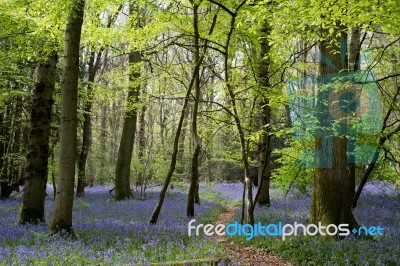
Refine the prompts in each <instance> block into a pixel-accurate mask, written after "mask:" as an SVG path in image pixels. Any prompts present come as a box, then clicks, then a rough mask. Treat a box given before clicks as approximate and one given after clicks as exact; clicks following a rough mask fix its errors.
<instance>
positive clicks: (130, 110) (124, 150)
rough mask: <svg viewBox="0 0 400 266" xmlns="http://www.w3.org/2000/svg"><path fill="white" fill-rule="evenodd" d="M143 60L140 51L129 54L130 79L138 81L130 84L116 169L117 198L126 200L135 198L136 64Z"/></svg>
mask: <svg viewBox="0 0 400 266" xmlns="http://www.w3.org/2000/svg"><path fill="white" fill-rule="evenodd" d="M140 61H141V55H140V53H139V52H132V53H130V55H129V66H130V68H131V69H130V70H129V72H130V73H129V81H130V82H131V83H137V84H135V85H129V91H128V100H127V107H126V108H127V110H126V111H125V118H124V126H123V128H122V134H121V141H120V145H119V149H118V157H117V167H116V171H115V199H116V200H126V199H130V198H133V193H132V191H131V183H130V174H131V161H132V152H133V145H134V142H135V133H136V122H137V113H138V112H137V109H138V108H137V106H135V105H136V104H137V103H138V99H139V93H140V84H139V83H138V79H139V78H140V69H137V68H138V67H137V66H135V64H137V63H139V62H140Z"/></svg>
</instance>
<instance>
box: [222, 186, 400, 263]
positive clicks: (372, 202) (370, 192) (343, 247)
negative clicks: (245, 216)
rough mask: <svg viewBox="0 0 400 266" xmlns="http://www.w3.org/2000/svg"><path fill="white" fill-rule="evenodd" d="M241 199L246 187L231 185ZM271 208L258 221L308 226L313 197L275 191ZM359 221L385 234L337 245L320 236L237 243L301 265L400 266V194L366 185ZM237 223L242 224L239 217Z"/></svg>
mask: <svg viewBox="0 0 400 266" xmlns="http://www.w3.org/2000/svg"><path fill="white" fill-rule="evenodd" d="M230 186H231V191H236V192H233V194H236V195H237V196H238V197H239V196H240V195H241V193H242V186H240V185H236V189H235V185H230ZM271 194H272V201H271V207H270V208H260V207H257V208H256V210H255V220H256V222H257V221H261V222H262V223H263V224H265V223H278V222H280V221H281V222H283V223H291V224H293V223H294V222H298V223H305V224H306V219H307V213H308V210H309V207H310V196H302V197H299V194H298V193H290V194H289V195H288V197H286V198H285V197H284V193H283V192H282V191H279V190H276V189H272V193H271ZM354 215H355V218H356V220H357V221H358V222H359V223H360V224H361V225H365V226H377V225H379V226H381V227H383V228H384V235H383V236H378V237H375V238H373V239H365V238H364V239H360V238H356V237H354V236H353V235H350V236H349V237H347V238H346V239H344V240H341V241H336V242H328V241H324V240H323V239H322V238H320V237H316V236H308V237H304V236H293V237H289V238H288V239H286V240H285V241H282V240H281V238H280V237H263V236H256V237H255V238H254V239H252V240H250V241H248V242H247V241H246V240H244V237H235V238H234V239H233V240H234V241H237V242H240V243H246V244H251V245H254V246H258V247H262V248H266V249H269V250H271V251H273V252H274V253H276V254H278V255H280V256H283V257H285V258H288V259H290V260H291V261H293V262H294V263H296V264H299V265H332V266H333V265H349V266H350V265H352V266H353V265H382V266H383V265H385V266H396V265H400V230H399V228H400V191H399V190H396V189H395V188H394V187H393V186H391V185H385V184H383V183H381V182H372V183H369V184H367V185H366V186H365V188H364V190H363V194H362V196H361V197H360V199H359V202H358V207H357V208H356V209H355V211H354ZM234 220H236V221H240V219H239V214H238V215H236V217H234Z"/></svg>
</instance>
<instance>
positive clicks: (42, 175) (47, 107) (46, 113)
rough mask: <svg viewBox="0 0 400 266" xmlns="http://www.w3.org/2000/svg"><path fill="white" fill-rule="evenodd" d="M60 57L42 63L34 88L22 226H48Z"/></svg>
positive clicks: (39, 66) (21, 216) (53, 57)
mask: <svg viewBox="0 0 400 266" xmlns="http://www.w3.org/2000/svg"><path fill="white" fill-rule="evenodd" d="M56 64H57V53H56V52H51V53H50V54H49V55H47V58H46V59H44V60H43V61H40V62H39V64H38V68H37V82H36V83H35V85H34V88H33V95H32V107H31V119H30V121H31V130H30V132H29V142H28V154H27V157H26V158H27V167H26V179H25V188H24V196H23V202H22V208H21V212H20V217H19V222H20V223H22V224H24V223H37V222H38V221H41V222H44V221H45V219H44V200H45V197H46V183H47V176H48V159H49V146H50V145H49V141H50V140H49V138H50V128H51V109H52V106H53V92H54V83H55V75H56Z"/></svg>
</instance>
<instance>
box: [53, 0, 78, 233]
mask: <svg viewBox="0 0 400 266" xmlns="http://www.w3.org/2000/svg"><path fill="white" fill-rule="evenodd" d="M71 5H72V6H71V10H70V12H69V16H68V22H67V25H66V28H65V41H64V57H65V62H64V68H63V71H62V78H61V129H60V130H61V136H60V159H59V179H58V183H57V194H56V198H55V202H54V210H53V218H52V222H51V225H50V230H51V232H52V233H59V232H61V231H63V230H65V231H66V232H67V233H73V230H72V206H73V200H74V181H75V163H76V153H77V108H78V106H77V98H78V78H79V44H80V40H81V31H82V24H83V13H84V7H85V1H84V0H76V1H71Z"/></svg>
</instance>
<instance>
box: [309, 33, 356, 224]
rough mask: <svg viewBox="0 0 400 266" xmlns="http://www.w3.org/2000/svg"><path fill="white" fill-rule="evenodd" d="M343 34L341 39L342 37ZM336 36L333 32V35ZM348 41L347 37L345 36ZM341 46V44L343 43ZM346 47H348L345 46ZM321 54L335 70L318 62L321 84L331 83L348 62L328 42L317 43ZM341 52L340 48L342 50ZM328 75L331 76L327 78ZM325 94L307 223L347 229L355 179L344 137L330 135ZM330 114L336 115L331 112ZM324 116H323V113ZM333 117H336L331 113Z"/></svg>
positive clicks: (320, 105)
mask: <svg viewBox="0 0 400 266" xmlns="http://www.w3.org/2000/svg"><path fill="white" fill-rule="evenodd" d="M343 34H344V33H343V32H342V36H343ZM332 36H336V33H334V34H332ZM345 38H347V36H345ZM342 45H343V44H342ZM346 46H347V44H346ZM320 51H321V54H322V55H323V56H325V57H326V58H327V59H328V60H329V61H330V62H331V63H332V64H333V65H334V66H336V67H337V69H335V68H332V67H330V66H329V65H327V64H325V63H323V62H320V74H321V79H322V83H323V84H326V83H327V82H332V81H331V80H329V79H330V78H331V77H332V75H334V74H337V73H338V72H339V70H340V69H344V70H346V69H347V60H346V58H344V59H343V58H342V54H341V53H339V52H338V51H339V48H338V47H337V46H335V45H332V44H330V43H329V40H326V41H322V42H321V43H320ZM342 51H343V49H342ZM329 75H331V76H329ZM327 93H328V92H327V91H325V90H320V91H319V92H318V99H319V100H318V103H317V108H316V109H317V111H318V114H317V119H318V123H319V129H318V133H317V140H316V151H317V154H316V158H315V159H316V164H317V167H318V168H316V169H315V170H314V179H313V189H312V198H311V211H310V221H309V222H310V223H314V224H318V222H321V223H322V225H325V226H326V225H328V224H335V225H339V224H342V223H344V224H349V225H350V228H354V227H357V226H358V224H357V222H356V220H355V218H354V216H353V213H352V209H351V203H352V197H353V195H354V183H355V180H354V177H351V176H350V173H349V170H348V165H347V141H348V140H347V138H346V136H343V134H342V133H339V135H335V134H334V132H333V121H332V120H333V118H331V117H330V115H328V116H329V118H328V117H327V111H326V108H327V107H326V106H325V105H324V100H326V99H328V95H327ZM332 112H336V111H335V110H333V111H332ZM324 113H325V114H324ZM333 115H335V114H333ZM341 127H342V129H341V130H342V132H347V128H346V127H347V125H346V124H341ZM345 134H346V133H345Z"/></svg>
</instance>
